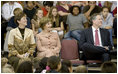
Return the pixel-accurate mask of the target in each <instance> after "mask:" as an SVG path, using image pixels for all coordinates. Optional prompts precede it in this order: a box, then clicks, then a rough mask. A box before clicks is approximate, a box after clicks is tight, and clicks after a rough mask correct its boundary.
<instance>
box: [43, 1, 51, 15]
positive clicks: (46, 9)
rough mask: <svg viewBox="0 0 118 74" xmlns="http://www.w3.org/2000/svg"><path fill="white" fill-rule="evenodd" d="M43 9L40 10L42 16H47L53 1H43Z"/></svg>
mask: <svg viewBox="0 0 118 74" xmlns="http://www.w3.org/2000/svg"><path fill="white" fill-rule="evenodd" d="M43 5H44V7H43V8H42V10H43V16H48V15H49V13H48V12H49V11H50V8H51V7H52V6H53V1H44V2H43Z"/></svg>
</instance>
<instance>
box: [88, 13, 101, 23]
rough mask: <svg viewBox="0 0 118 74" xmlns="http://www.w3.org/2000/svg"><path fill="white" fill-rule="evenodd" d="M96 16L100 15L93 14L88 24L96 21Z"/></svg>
mask: <svg viewBox="0 0 118 74" xmlns="http://www.w3.org/2000/svg"><path fill="white" fill-rule="evenodd" d="M97 15H100V13H95V14H93V15H92V16H91V17H90V23H91V24H93V20H95V19H96V16H97Z"/></svg>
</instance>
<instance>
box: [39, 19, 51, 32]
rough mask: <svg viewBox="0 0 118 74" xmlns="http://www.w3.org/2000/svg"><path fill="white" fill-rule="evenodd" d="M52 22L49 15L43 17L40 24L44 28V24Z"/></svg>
mask: <svg viewBox="0 0 118 74" xmlns="http://www.w3.org/2000/svg"><path fill="white" fill-rule="evenodd" d="M48 22H51V20H50V19H49V18H48V17H43V18H41V20H40V26H41V28H42V29H43V30H44V26H45V25H46V24H47V23H48Z"/></svg>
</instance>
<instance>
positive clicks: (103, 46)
mask: <svg viewBox="0 0 118 74" xmlns="http://www.w3.org/2000/svg"><path fill="white" fill-rule="evenodd" d="M91 21H92V24H93V25H92V27H90V28H88V29H85V30H83V31H82V33H81V38H80V42H79V44H80V49H81V50H82V51H83V53H84V55H85V57H86V59H102V61H103V62H104V61H108V60H109V51H110V50H111V42H110V38H109V32H108V31H107V30H106V29H101V28H100V26H101V25H102V20H101V16H100V14H98V13H96V14H93V16H92V17H91Z"/></svg>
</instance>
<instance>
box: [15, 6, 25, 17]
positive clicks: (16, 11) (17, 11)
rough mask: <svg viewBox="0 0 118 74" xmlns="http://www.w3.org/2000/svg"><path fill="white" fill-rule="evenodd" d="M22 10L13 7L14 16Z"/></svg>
mask: <svg viewBox="0 0 118 74" xmlns="http://www.w3.org/2000/svg"><path fill="white" fill-rule="evenodd" d="M21 12H23V11H22V9H20V8H15V9H14V16H16V15H18V14H19V13H21Z"/></svg>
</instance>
